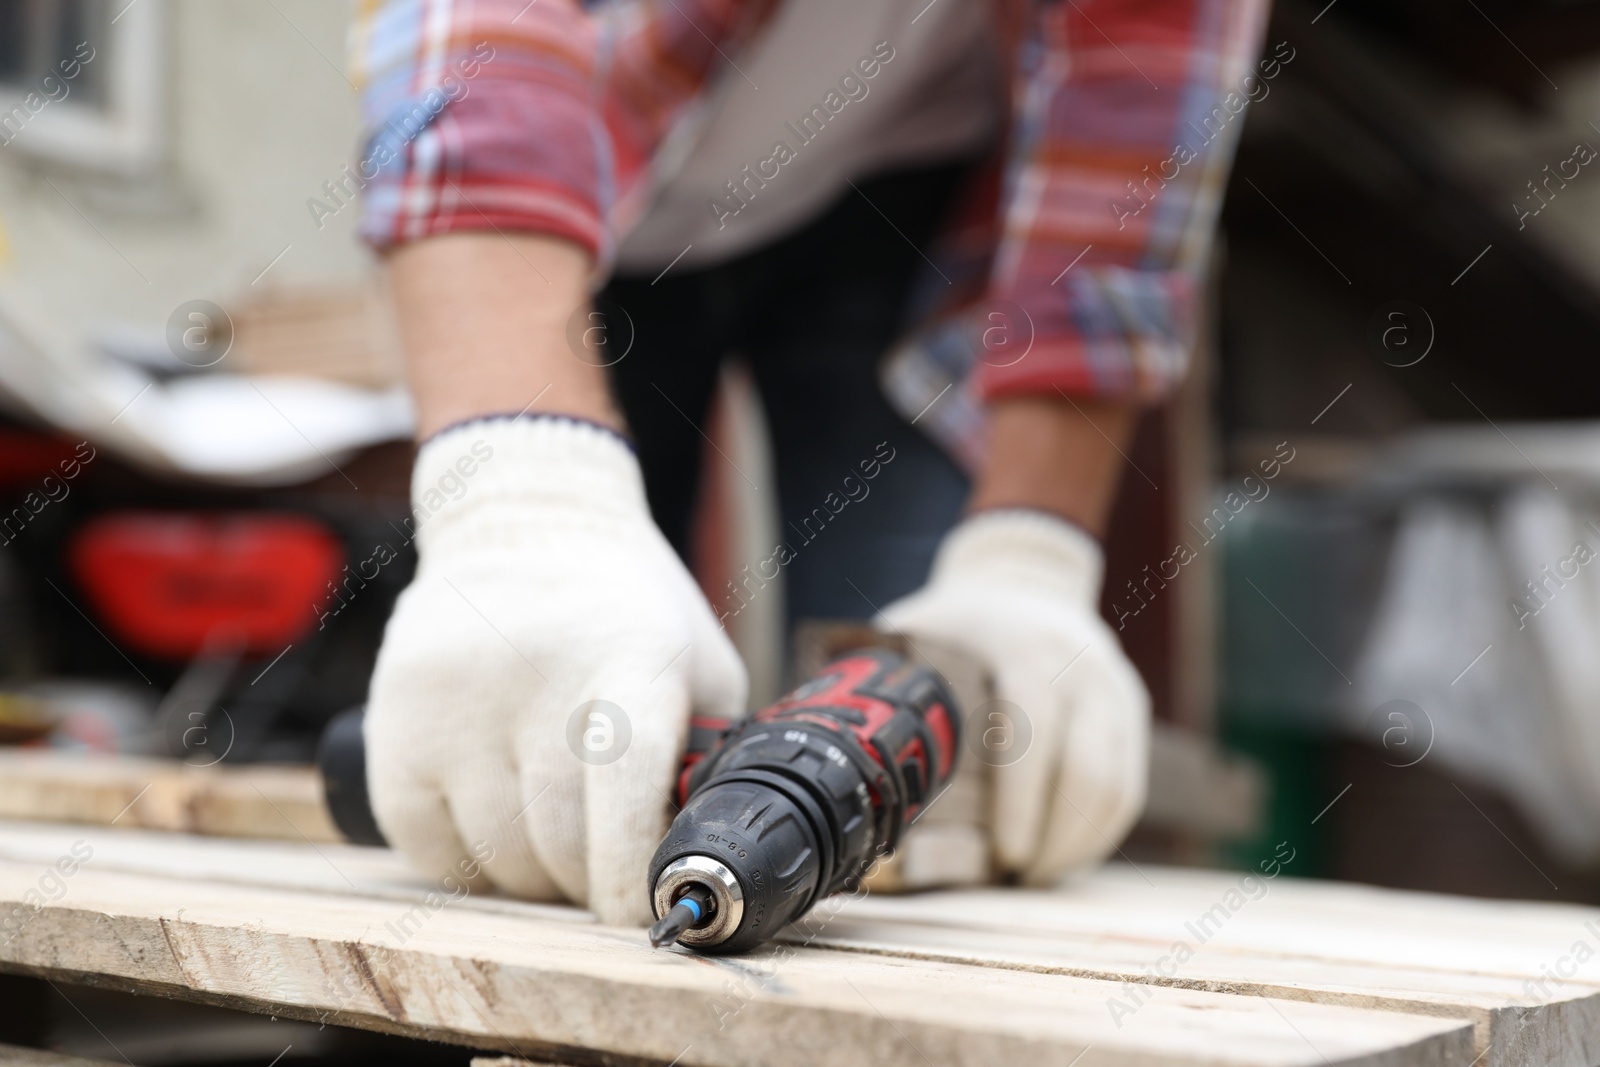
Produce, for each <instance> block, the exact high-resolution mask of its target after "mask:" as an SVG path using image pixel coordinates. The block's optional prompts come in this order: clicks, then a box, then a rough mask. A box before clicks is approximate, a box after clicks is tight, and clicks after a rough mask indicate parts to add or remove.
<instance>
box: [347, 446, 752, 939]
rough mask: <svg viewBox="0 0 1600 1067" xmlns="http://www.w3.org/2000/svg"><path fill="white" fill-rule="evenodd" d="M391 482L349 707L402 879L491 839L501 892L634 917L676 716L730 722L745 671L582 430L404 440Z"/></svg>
mask: <svg viewBox="0 0 1600 1067" xmlns="http://www.w3.org/2000/svg"><path fill="white" fill-rule="evenodd" d="M412 495H413V498H414V500H415V505H416V508H417V511H418V514H419V515H421V516H423V523H422V527H421V530H420V532H419V534H418V548H419V552H420V565H419V567H418V571H417V576H416V579H415V580H414V581H413V582H412V584H411V586H410V587H409V588H407V589H406V591H405V593H404V594H402V595H401V597H400V601H399V603H398V604H397V606H396V608H395V612H394V615H393V617H392V618H391V619H390V621H389V627H388V630H387V632H386V633H385V635H384V641H383V648H382V650H381V652H380V654H379V657H378V665H377V669H376V671H375V672H374V675H373V680H372V691H371V697H370V701H369V705H368V711H367V719H366V731H367V750H368V759H367V768H368V769H367V775H368V781H369V783H370V789H371V794H372V803H373V810H374V812H375V813H376V815H377V817H378V824H379V826H380V827H381V828H382V830H383V833H384V836H385V837H386V838H388V840H389V841H390V842H391V843H393V844H394V845H395V846H396V847H397V848H399V849H400V850H401V851H402V852H404V853H405V854H406V855H407V856H408V857H409V858H410V859H411V860H412V861H413V863H415V864H416V865H418V867H419V868H420V869H421V870H422V871H423V872H424V873H430V874H431V873H435V872H450V871H452V870H465V869H466V868H464V867H459V866H458V864H459V863H460V861H462V860H464V859H467V858H468V856H469V853H470V855H472V856H476V857H478V858H479V859H483V858H484V857H485V856H486V855H489V849H492V850H493V851H492V858H489V859H487V860H486V861H485V862H483V864H482V867H483V870H484V872H485V873H486V874H487V876H488V877H489V878H490V879H491V880H492V881H493V882H494V883H495V884H496V885H498V886H500V887H501V888H503V889H506V890H508V891H510V892H513V893H516V894H518V895H520V896H525V897H532V898H535V899H541V900H554V899H560V898H565V899H568V900H572V901H576V902H579V903H585V904H587V905H588V906H589V907H590V908H591V909H592V910H593V911H594V912H595V913H596V914H598V915H599V916H600V918H601V919H602V921H605V922H611V923H632V922H647V921H648V920H649V917H650V914H649V907H648V903H647V900H646V894H645V871H646V867H647V864H648V862H649V859H650V856H651V854H652V853H653V852H654V850H655V848H656V845H657V844H658V843H659V842H660V840H661V837H662V835H663V834H664V833H665V832H666V829H667V825H668V823H669V822H670V819H671V815H672V809H671V806H670V805H671V801H670V799H669V798H670V796H671V793H672V790H673V787H674V783H675V782H676V779H677V775H678V766H679V760H680V758H681V755H682V752H683V748H684V744H685V740H686V737H687V732H688V722H689V715H690V711H691V709H695V710H697V711H700V712H702V713H704V714H709V715H715V716H721V717H727V718H731V717H735V716H738V715H740V714H742V713H743V710H744V701H745V690H746V681H745V674H744V668H743V666H742V665H741V664H740V662H739V659H738V656H737V654H736V653H735V652H734V650H733V647H732V645H731V644H729V642H728V639H727V637H726V635H725V634H724V633H723V632H722V630H721V629H719V628H718V626H717V623H716V620H715V619H714V618H713V617H712V614H711V610H710V608H709V607H708V606H707V605H706V603H705V599H704V598H703V597H702V596H701V594H700V591H699V589H698V588H697V587H696V586H695V584H694V581H693V579H692V578H691V577H690V576H689V574H688V572H687V571H686V570H685V569H684V567H683V564H682V563H681V562H680V561H679V560H678V557H677V556H676V555H675V554H674V553H673V551H672V549H671V547H670V546H669V545H668V544H667V542H666V540H665V538H663V537H662V536H661V534H660V533H659V532H658V531H657V529H656V527H655V525H654V523H653V522H652V521H651V518H650V512H649V509H648V507H647V506H646V504H645V497H644V488H643V484H642V481H641V478H640V475H639V467H638V463H637V462H636V461H635V459H634V457H633V455H632V453H631V452H630V451H629V449H628V447H627V446H626V445H625V444H624V443H623V442H622V440H621V439H620V438H618V437H617V436H616V435H615V434H613V433H611V432H610V431H608V430H604V429H601V428H599V427H596V426H593V425H589V424H586V423H579V422H574V421H572V420H570V419H565V418H553V417H548V416H546V417H539V418H523V419H519V420H515V421H513V420H511V419H491V420H486V421H481V422H476V423H468V424H466V425H464V426H461V427H459V428H457V429H454V430H450V431H447V432H445V433H443V434H441V435H439V436H438V437H436V438H434V439H433V440H432V441H430V442H429V443H428V444H426V445H425V446H423V448H422V451H421V453H420V454H419V456H418V458H417V465H416V470H415V473H414V476H413V489H412ZM452 497H453V499H452ZM600 701H603V702H604V703H591V702H600ZM485 845H487V846H488V848H485V847H484V846H485Z"/></svg>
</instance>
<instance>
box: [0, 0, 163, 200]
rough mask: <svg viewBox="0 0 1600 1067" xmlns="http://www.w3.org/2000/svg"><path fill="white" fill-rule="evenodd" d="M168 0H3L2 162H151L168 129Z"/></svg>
mask: <svg viewBox="0 0 1600 1067" xmlns="http://www.w3.org/2000/svg"><path fill="white" fill-rule="evenodd" d="M162 7H163V3H162V0H0V160H3V159H4V154H5V153H6V152H9V151H11V150H15V151H17V152H19V153H23V154H26V155H29V156H33V157H36V158H41V159H47V160H51V161H54V162H60V163H69V164H73V165H76V166H81V167H87V168H90V169H94V170H109V171H114V172H124V173H128V172H134V171H140V170H145V169H148V168H149V167H150V166H151V165H152V164H153V163H154V162H155V161H156V158H157V155H158V153H159V150H160V146H161V130H162V126H163V123H162V121H161V120H162V111H161V109H162V96H163V94H162V91H161V89H162V75H161V51H162V48H161V45H162V31H161V22H162V14H163V12H162ZM86 57H87V58H86ZM69 73H70V75H71V76H70V77H67V76H66V75H67V74H69Z"/></svg>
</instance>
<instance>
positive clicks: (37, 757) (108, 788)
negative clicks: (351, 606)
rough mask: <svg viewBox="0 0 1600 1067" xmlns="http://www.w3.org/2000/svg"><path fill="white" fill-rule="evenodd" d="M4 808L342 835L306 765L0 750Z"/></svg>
mask: <svg viewBox="0 0 1600 1067" xmlns="http://www.w3.org/2000/svg"><path fill="white" fill-rule="evenodd" d="M0 817H3V818H14V819H42V820H48V821H52V822H72V823H86V824H101V825H108V824H110V823H112V822H113V821H115V823H116V825H118V826H142V827H147V828H150V829H155V830H177V831H183V832H187V833H202V834H216V835H220V836H227V837H265V838H280V839H283V840H294V841H315V842H317V843H322V842H325V841H339V840H341V837H340V835H339V832H338V830H337V829H335V828H334V825H333V821H332V820H331V819H330V818H329V817H328V812H327V807H326V805H325V804H324V803H323V799H322V780H321V779H320V778H319V777H318V776H317V773H316V771H315V770H314V769H312V768H310V767H302V766H274V765H270V764H253V765H247V766H239V767H230V766H223V765H216V766H207V767H192V766H189V765H187V764H184V763H181V762H179V761H177V760H159V759H140V758H136V757H132V756H84V755H82V754H79V753H71V752H53V751H48V750H46V751H16V750H10V751H7V750H0Z"/></svg>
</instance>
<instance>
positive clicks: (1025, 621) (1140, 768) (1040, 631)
mask: <svg viewBox="0 0 1600 1067" xmlns="http://www.w3.org/2000/svg"><path fill="white" fill-rule="evenodd" d="M1103 569H1104V561H1103V558H1102V555H1101V551H1100V547H1099V545H1097V544H1096V543H1095V541H1094V540H1093V539H1092V538H1091V537H1089V536H1088V535H1087V534H1085V533H1084V532H1083V531H1082V530H1080V529H1078V528H1077V527H1076V526H1073V525H1071V524H1070V523H1067V522H1065V521H1063V520H1061V519H1058V518H1055V517H1053V516H1050V515H1047V514H1045V513H1043V512H1034V511H1027V510H1020V509H1018V510H996V511H987V512H981V513H979V514H977V515H974V516H973V517H971V518H969V519H967V520H965V521H964V522H962V523H961V525H959V526H957V527H956V528H955V529H954V530H952V531H951V532H950V533H949V534H948V535H946V537H945V539H944V543H943V544H942V545H940V547H939V553H938V556H937V557H936V559H935V560H934V565H933V574H932V575H931V577H930V578H929V580H928V583H927V585H925V586H923V588H922V589H920V590H918V591H917V592H915V593H913V594H911V595H910V596H908V597H905V598H903V599H901V600H898V601H896V602H895V603H893V604H891V605H889V607H888V608H886V609H885V610H884V612H883V617H882V619H881V620H880V624H881V625H884V626H886V627H887V628H889V629H892V630H895V631H898V632H901V633H904V634H905V635H906V636H907V637H908V638H909V639H910V640H911V642H912V643H913V644H915V643H917V642H918V641H927V642H930V643H935V644H938V645H943V646H947V647H949V648H952V649H954V650H956V651H958V652H963V653H965V654H966V655H968V656H970V657H972V658H973V659H974V660H976V661H977V663H978V664H979V665H980V666H982V667H983V668H985V669H987V671H988V673H989V674H990V677H991V678H992V679H993V683H994V690H995V697H996V699H997V700H999V701H1006V702H1009V703H1010V704H1011V705H1015V707H1009V706H1007V705H1006V704H993V705H987V706H980V707H979V708H977V709H973V708H967V709H964V711H965V712H966V718H965V720H964V721H963V723H962V725H963V734H964V736H963V739H962V745H963V749H964V751H963V752H962V753H961V759H962V760H963V761H964V763H965V764H967V765H969V766H967V767H965V768H964V769H965V771H966V772H967V773H971V771H972V770H974V769H986V770H987V771H988V774H989V782H990V796H989V798H988V800H989V804H988V823H989V831H990V838H991V842H992V846H993V850H994V859H995V860H996V862H997V863H998V865H999V866H1000V867H1001V869H1003V870H1005V871H1007V872H1011V873H1014V874H1017V875H1019V876H1020V877H1021V879H1022V880H1023V881H1024V882H1025V883H1027V884H1029V885H1047V884H1051V883H1054V882H1055V881H1057V880H1058V879H1059V878H1060V877H1061V876H1062V875H1063V874H1064V873H1065V872H1067V871H1069V870H1071V869H1073V868H1075V867H1081V866H1084V865H1086V864H1090V863H1094V862H1097V861H1099V860H1101V859H1103V858H1105V856H1106V855H1107V854H1108V853H1110V852H1111V851H1112V850H1113V849H1114V848H1115V847H1116V845H1118V844H1120V843H1121V841H1122V838H1123V837H1124V836H1125V835H1126V834H1127V832H1128V831H1129V830H1130V829H1131V828H1132V827H1133V824H1134V821H1135V820H1136V819H1137V818H1138V816H1139V812H1140V809H1141V808H1142V807H1143V806H1144V799H1145V789H1146V780H1147V778H1148V775H1149V761H1150V697H1149V695H1148V694H1147V693H1146V692H1145V688H1144V683H1143V682H1142V681H1141V680H1140V678H1139V674H1138V672H1137V671H1136V670H1134V668H1133V665H1132V664H1131V663H1129V662H1128V658H1127V657H1126V656H1125V655H1123V652H1122V647H1121V646H1120V645H1119V644H1118V642H1117V638H1116V636H1115V635H1114V634H1113V633H1112V632H1111V629H1110V627H1108V626H1107V625H1106V624H1105V622H1104V621H1103V620H1102V619H1101V618H1100V613H1099V610H1098V601H1099V596H1100V581H1101V573H1102V571H1103ZM993 712H998V713H1000V714H1002V715H1004V716H1006V718H1007V719H1011V720H1014V721H1011V722H1006V721H1005V720H1002V719H1000V718H996V717H995V716H994V715H993V714H991V713H993ZM986 731H989V732H991V733H990V736H989V737H988V738H986V737H985V733H986ZM1007 731H1011V732H1010V733H1009V734H1008V733H1007ZM1029 733H1031V735H1032V736H1031V740H1027V741H1026V743H1027V748H1026V750H1025V751H1024V752H1022V754H1021V755H1020V756H1018V754H1017V750H1016V749H1015V748H1013V747H1012V746H1013V745H1016V746H1020V745H1021V744H1023V743H1024V740H1025V738H1026V735H1027V734H1029ZM986 740H988V741H992V742H994V743H993V744H988V745H986V744H985V741H986ZM979 761H981V762H983V763H988V764H989V765H990V766H989V767H988V768H974V767H972V766H970V765H971V764H974V763H975V762H979ZM955 792H956V791H955V790H952V793H955ZM913 832H915V831H913Z"/></svg>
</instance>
